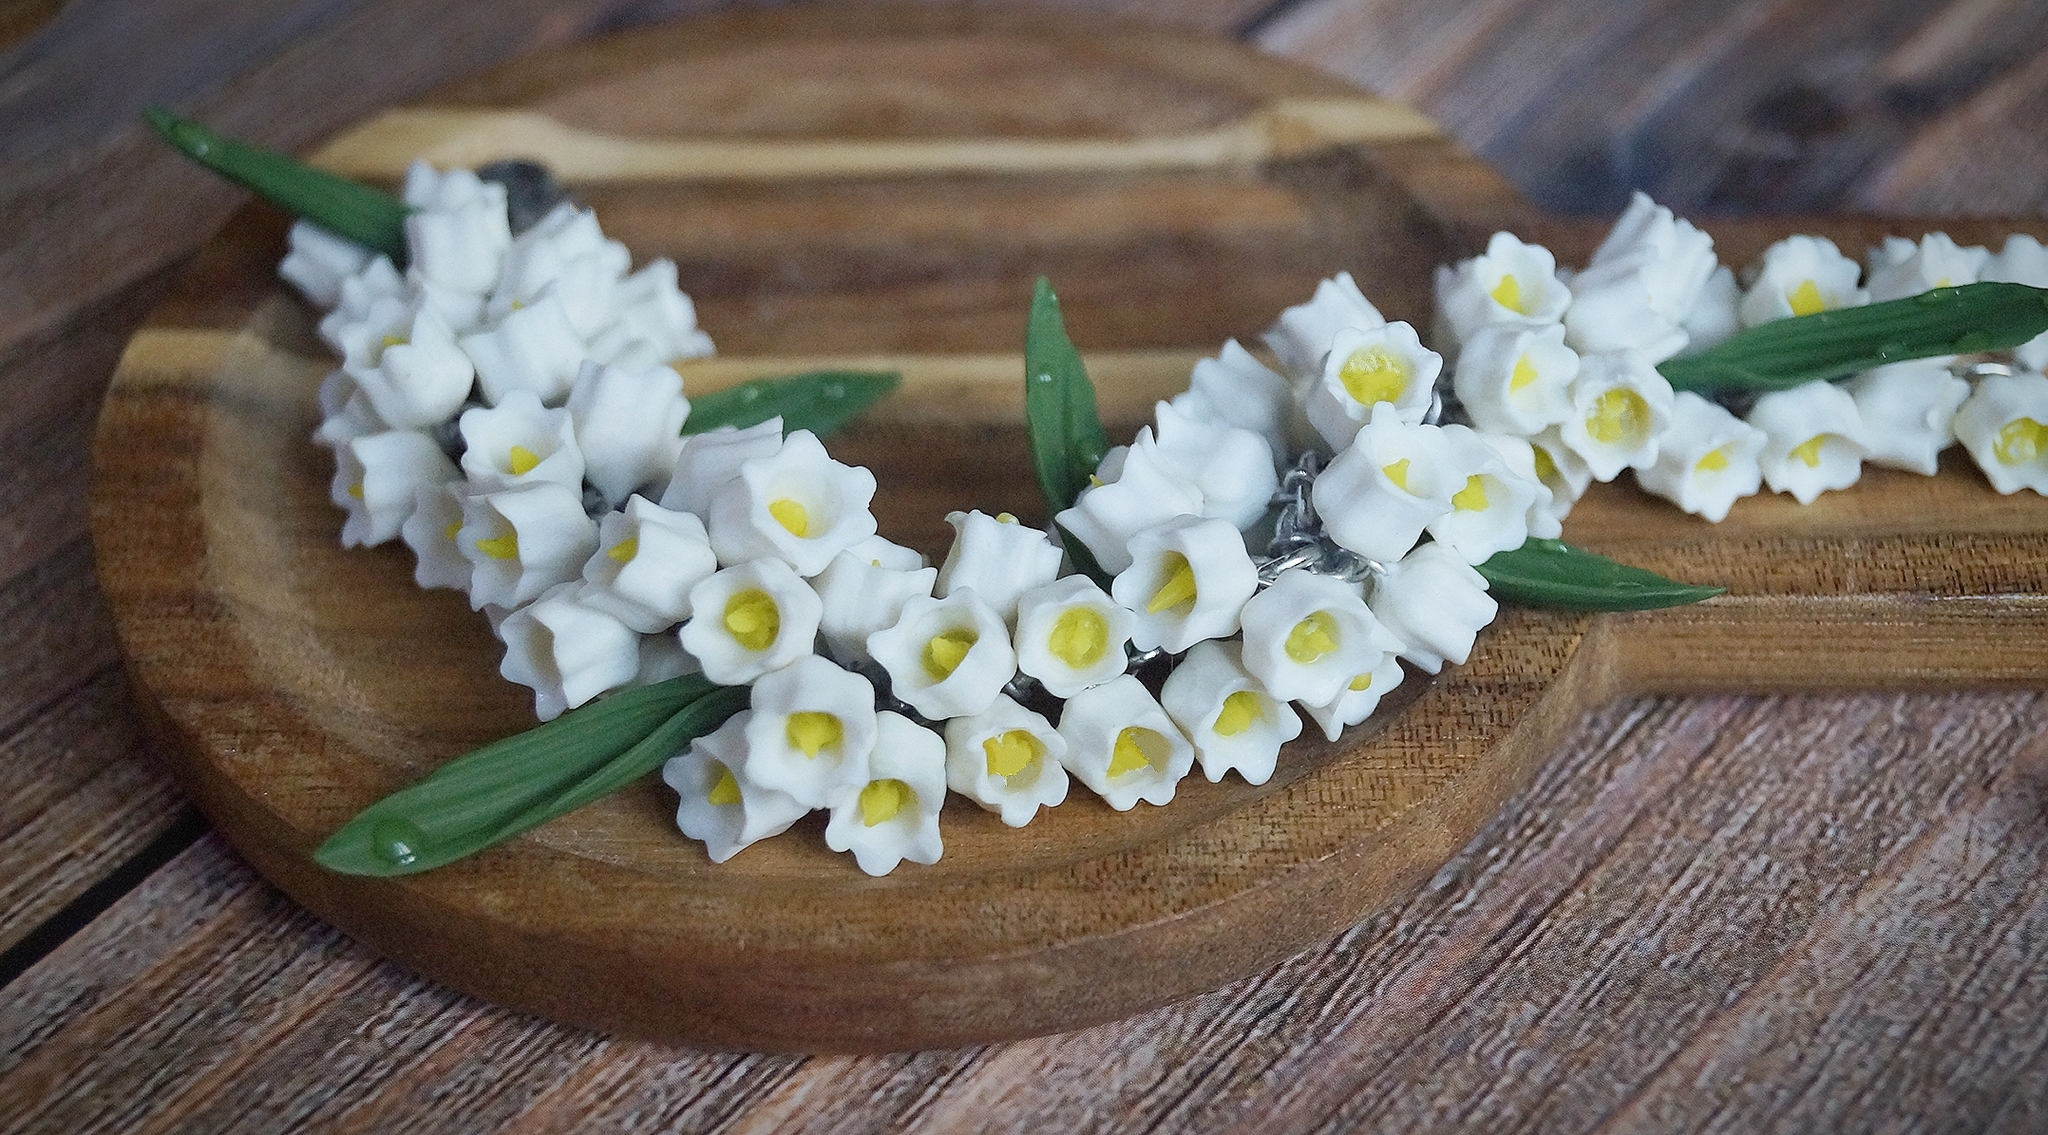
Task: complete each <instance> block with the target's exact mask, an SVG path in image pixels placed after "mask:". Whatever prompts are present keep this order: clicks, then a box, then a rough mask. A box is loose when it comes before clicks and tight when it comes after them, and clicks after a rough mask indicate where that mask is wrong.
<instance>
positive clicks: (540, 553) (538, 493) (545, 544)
mask: <svg viewBox="0 0 2048 1135" xmlns="http://www.w3.org/2000/svg"><path fill="white" fill-rule="evenodd" d="M455 544H456V547H457V548H458V549H459V550H460V551H461V552H462V555H463V558H464V559H467V560H468V561H469V563H470V569H471V575H470V584H469V605H470V606H471V607H472V608H477V607H482V606H484V605H486V604H492V605H495V606H499V607H517V606H519V605H520V604H522V603H527V602H530V601H531V600H533V599H534V598H536V597H538V596H539V595H540V593H541V592H543V591H546V590H547V589H548V588H550V587H553V586H554V585H555V584H557V583H561V582H563V581H564V580H570V579H575V578H576V575H577V569H579V568H581V567H582V566H583V561H584V560H587V559H589V558H590V553H591V552H593V551H595V550H596V549H597V525H596V524H593V523H592V522H591V520H590V517H588V516H586V515H585V514H584V512H583V496H582V494H580V493H578V492H576V491H575V490H574V489H570V488H565V487H564V486H561V485H557V484H555V483H553V482H551V481H540V482H536V483H534V484H530V485H521V486H520V487H518V488H514V489H496V490H491V491H486V492H477V493H472V494H471V495H469V496H466V497H464V498H463V499H462V527H461V529H459V530H458V531H457V532H456V534H455Z"/></svg>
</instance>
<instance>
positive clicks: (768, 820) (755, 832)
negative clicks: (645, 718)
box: [661, 710, 810, 863]
mask: <svg viewBox="0 0 2048 1135" xmlns="http://www.w3.org/2000/svg"><path fill="white" fill-rule="evenodd" d="M752 717H753V713H752V711H751V710H741V711H740V712H738V713H736V714H734V715H733V716H732V717H730V718H728V719H727V720H726V723H725V724H724V725H722V726H719V727H718V729H717V730H715V731H714V732H712V733H709V734H707V735H705V736H703V737H699V738H697V739H696V740H694V741H692V742H690V747H689V748H688V749H685V750H684V751H683V752H682V753H680V754H678V755H677V756H674V757H670V758H669V760H668V763H667V764H665V765H663V766H662V767H661V779H662V781H663V782H664V783H666V784H667V785H668V786H669V787H670V788H673V789H675V790H676V794H677V795H678V796H680V797H681V798H682V803H681V804H679V805H678V806H677V807H676V827H678V828H680V829H682V833H683V834H684V835H686V836H689V837H690V838H691V839H694V840H699V841H702V843H703V844H704V850H705V851H706V852H708V853H710V855H711V861H712V862H713V863H723V862H725V861H726V860H728V859H731V858H732V857H733V856H734V855H737V854H739V852H740V849H742V848H744V847H746V846H747V845H748V844H751V843H753V842H755V841H757V840H763V839H767V838H768V837H770V836H776V835H781V834H782V833H783V832H786V831H788V830H789V826H790V825H791V824H794V823H796V822H797V821H798V820H800V819H802V818H803V816H804V814H805V813H806V812H808V811H810V809H808V808H806V807H804V806H803V805H802V804H799V803H797V802H796V801H795V800H792V799H790V798H789V797H788V796H786V795H784V794H782V793H780V792H776V791H774V790H773V789H769V788H763V787H761V786H760V785H759V784H756V783H754V781H753V780H752V779H751V778H750V777H749V776H748V765H749V764H750V763H751V759H752V754H751V753H750V752H749V751H748V748H747V726H748V724H749V722H750V719H751V718H752Z"/></svg>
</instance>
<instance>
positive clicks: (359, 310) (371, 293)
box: [320, 256, 412, 359]
mask: <svg viewBox="0 0 2048 1135" xmlns="http://www.w3.org/2000/svg"><path fill="white" fill-rule="evenodd" d="M336 297H337V298H336V300H335V303H334V310H332V311H330V312H328V313H327V314H326V315H324V316H321V317H320V338H321V339H322V340H324V341H326V343H327V345H328V346H330V347H332V348H334V352H335V354H338V355H340V356H341V357H342V358H344V359H346V358H348V356H349V350H350V346H351V344H352V343H353V342H355V341H357V340H358V339H359V338H362V337H366V336H367V334H368V333H367V332H358V331H356V328H357V325H359V324H361V323H362V322H363V321H364V320H365V319H366V318H367V317H368V316H369V315H370V313H371V312H372V311H374V310H376V309H377V308H378V306H379V305H380V304H381V305H397V306H398V307H403V306H405V305H406V303H407V301H409V300H410V299H411V298H412V289H411V288H410V287H409V286H408V285H407V284H406V280H405V277H404V276H403V275H401V274H400V273H399V271H398V269H396V268H393V267H392V266H391V258H390V257H388V256H379V257H376V258H375V259H373V260H371V261H370V262H369V263H367V264H365V265H363V267H362V268H360V269H358V270H357V271H356V272H355V273H353V274H352V275H349V276H345V277H343V278H342V281H341V284H340V286H339V288H338V289H337V291H336ZM376 334H377V335H378V336H379V337H380V338H381V336H382V335H383V334H384V332H383V331H378V332H376Z"/></svg>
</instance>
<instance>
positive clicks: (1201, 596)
mask: <svg viewBox="0 0 2048 1135" xmlns="http://www.w3.org/2000/svg"><path fill="white" fill-rule="evenodd" d="M1130 549H1131V566H1130V567H1127V568H1125V569H1124V570H1122V571H1120V572H1118V573H1117V575H1116V578H1115V579H1114V580H1112V581H1111V583H1110V587H1109V593H1110V595H1112V596H1114V597H1115V599H1116V601H1117V602H1118V603H1120V604H1122V605H1123V606H1124V607H1126V608H1128V609H1129V610H1130V611H1131V613H1132V614H1133V616H1134V617H1135V623H1134V625H1133V627H1132V631H1131V641H1133V642H1135V643H1136V644H1137V645H1138V648H1139V649H1140V650H1151V649H1153V648H1155V647H1157V648H1163V649H1165V650H1166V651H1168V652H1169V653H1173V654H1178V653H1180V652H1181V651H1183V650H1186V649H1187V648H1189V647H1191V646H1193V645H1194V644H1196V643H1198V642H1200V641H1202V640H1203V639H1205V638H1225V637H1228V636H1230V635H1233V634H1236V633H1237V624H1238V614H1239V613H1240V612H1242V611H1243V610H1244V605H1245V602H1246V601H1247V600H1249V599H1250V598H1251V597H1252V593H1253V592H1255V591H1257V590H1258V588H1259V569H1258V568H1257V567H1256V566H1254V565H1253V563H1252V558H1251V555H1250V554H1249V553H1247V552H1246V551H1245V547H1244V538H1243V536H1241V535H1240V534H1239V533H1238V531H1237V527H1236V526H1235V525H1233V524H1232V523H1230V522H1229V521H1227V520H1217V519H1203V518H1201V517H1196V516H1177V517H1174V518H1173V519H1172V520H1168V521H1166V522H1165V523H1163V524H1155V525H1153V526H1152V527H1150V528H1146V529H1142V530H1140V531H1139V532H1138V533H1137V534H1136V535H1134V536H1132V537H1131V542H1130Z"/></svg>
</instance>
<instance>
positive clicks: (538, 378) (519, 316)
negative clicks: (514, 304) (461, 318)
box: [461, 292, 586, 406]
mask: <svg viewBox="0 0 2048 1135" xmlns="http://www.w3.org/2000/svg"><path fill="white" fill-rule="evenodd" d="M461 342H462V349H463V351H464V352H466V353H467V354H468V355H469V359H470V361H471V362H473V363H475V364H476V378H477V385H478V386H480V387H482V389H483V394H484V401H486V402H489V403H490V404H491V405H493V406H495V405H497V404H498V403H500V402H502V401H504V400H505V398H506V396H507V395H509V394H511V393H512V392H513V391H514V390H530V391H532V392H533V393H534V395H535V396H537V397H538V398H539V399H540V400H541V401H543V402H550V403H559V402H560V401H561V400H562V399H563V398H564V397H566V396H567V395H568V393H569V387H570V386H571V385H573V384H574V383H575V381H576V375H577V374H578V373H579V372H580V371H581V370H582V369H583V359H584V356H585V354H586V351H585V350H584V346H583V339H582V338H581V337H580V336H578V335H577V334H576V328H575V326H574V325H572V324H571V323H570V322H569V312H568V309H567V308H565V307H563V306H562V300H561V297H560V296H557V295H555V294H554V293H553V292H545V293H543V294H542V295H541V297H540V298H539V299H537V300H535V301H533V302H532V303H530V304H527V305H525V306H524V307H521V308H519V309H517V310H515V311H512V312H510V313H509V314H507V315H506V316H505V317H504V318H503V319H500V320H498V322H497V323H496V324H495V325H493V326H492V327H490V328H489V329H487V330H483V331H477V332H474V333H472V334H469V335H464V336H463V337H462V339H461Z"/></svg>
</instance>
